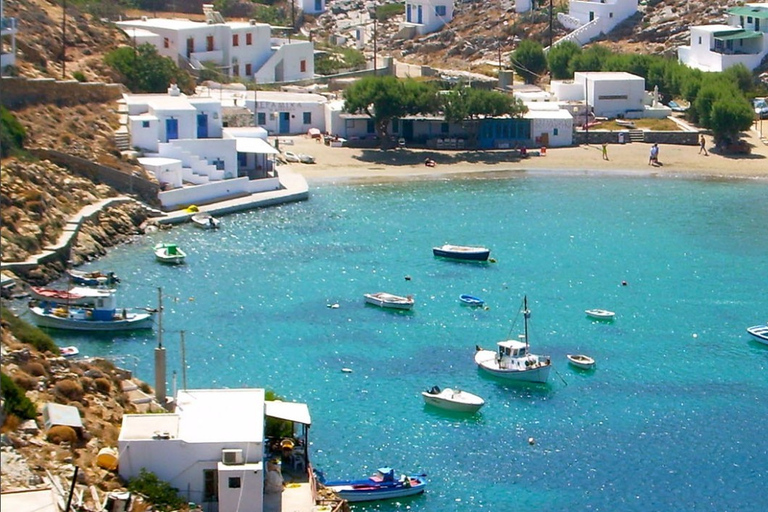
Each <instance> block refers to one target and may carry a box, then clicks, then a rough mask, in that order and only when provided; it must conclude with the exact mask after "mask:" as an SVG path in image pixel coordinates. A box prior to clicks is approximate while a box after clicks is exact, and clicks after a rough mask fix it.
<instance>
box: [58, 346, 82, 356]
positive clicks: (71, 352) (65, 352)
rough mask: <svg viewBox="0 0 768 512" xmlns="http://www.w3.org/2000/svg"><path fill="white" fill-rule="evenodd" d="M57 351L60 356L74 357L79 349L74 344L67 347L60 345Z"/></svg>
mask: <svg viewBox="0 0 768 512" xmlns="http://www.w3.org/2000/svg"><path fill="white" fill-rule="evenodd" d="M59 352H60V353H61V355H62V357H75V356H76V355H78V354H79V353H80V350H79V349H78V348H77V347H76V346H74V345H70V346H69V347H61V348H60V349H59Z"/></svg>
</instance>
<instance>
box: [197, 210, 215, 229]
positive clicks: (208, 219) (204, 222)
mask: <svg viewBox="0 0 768 512" xmlns="http://www.w3.org/2000/svg"><path fill="white" fill-rule="evenodd" d="M190 220H191V221H192V223H193V224H194V225H195V226H197V227H199V228H203V229H218V228H219V226H220V225H221V221H220V220H219V219H217V218H216V217H214V216H213V215H211V214H210V213H205V212H200V213H196V214H195V215H193V216H192V217H190Z"/></svg>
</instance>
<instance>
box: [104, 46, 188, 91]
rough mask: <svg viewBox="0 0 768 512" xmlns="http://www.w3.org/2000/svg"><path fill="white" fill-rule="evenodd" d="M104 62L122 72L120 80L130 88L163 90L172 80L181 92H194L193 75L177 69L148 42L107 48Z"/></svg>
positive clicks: (131, 89)
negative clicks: (110, 49)
mask: <svg viewBox="0 0 768 512" xmlns="http://www.w3.org/2000/svg"><path fill="white" fill-rule="evenodd" d="M104 62H105V63H106V64H107V65H108V66H109V67H111V68H112V69H114V70H115V71H117V72H118V73H119V74H120V75H121V77H122V82H123V84H125V86H126V87H128V89H130V91H131V92H134V93H150V92H155V93H158V92H165V91H166V90H167V89H168V86H169V85H170V84H172V83H176V84H177V85H178V86H179V88H180V89H181V90H182V91H184V92H189V93H191V92H194V88H195V81H194V79H193V78H192V76H191V75H190V74H189V73H187V72H186V71H182V70H181V69H179V67H178V66H176V64H175V63H174V62H173V61H172V60H171V59H170V58H168V57H163V56H162V55H160V54H159V53H157V49H156V48H155V47H154V46H153V45H151V44H149V43H145V44H142V45H140V46H139V47H138V48H133V47H130V46H123V47H120V48H118V49H116V50H113V51H111V52H109V53H108V54H107V55H106V56H105V57H104Z"/></svg>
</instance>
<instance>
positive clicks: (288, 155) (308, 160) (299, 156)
mask: <svg viewBox="0 0 768 512" xmlns="http://www.w3.org/2000/svg"><path fill="white" fill-rule="evenodd" d="M283 159H284V160H285V161H286V162H294V163H302V164H313V163H315V157H313V156H311V155H305V154H304V153H294V152H293V151H283Z"/></svg>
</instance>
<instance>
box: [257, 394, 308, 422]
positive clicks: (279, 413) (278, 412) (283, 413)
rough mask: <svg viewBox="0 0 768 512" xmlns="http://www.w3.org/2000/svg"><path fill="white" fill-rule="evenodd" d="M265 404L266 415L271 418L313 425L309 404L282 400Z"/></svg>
mask: <svg viewBox="0 0 768 512" xmlns="http://www.w3.org/2000/svg"><path fill="white" fill-rule="evenodd" d="M264 404H265V412H266V415H267V416H269V417H271V418H277V419H280V420H288V421H293V422H294V423H302V424H304V425H311V424H312V418H310V416H309V408H308V407H307V404H298V403H295V402H283V401H282V400H272V401H267V402H264Z"/></svg>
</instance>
